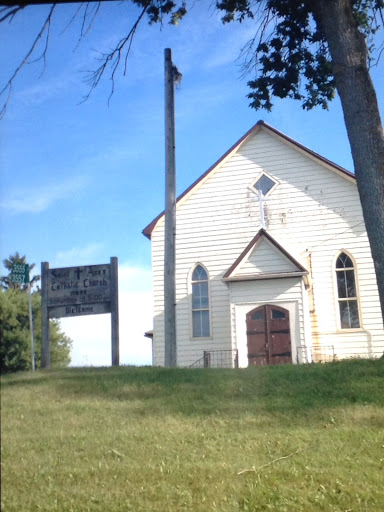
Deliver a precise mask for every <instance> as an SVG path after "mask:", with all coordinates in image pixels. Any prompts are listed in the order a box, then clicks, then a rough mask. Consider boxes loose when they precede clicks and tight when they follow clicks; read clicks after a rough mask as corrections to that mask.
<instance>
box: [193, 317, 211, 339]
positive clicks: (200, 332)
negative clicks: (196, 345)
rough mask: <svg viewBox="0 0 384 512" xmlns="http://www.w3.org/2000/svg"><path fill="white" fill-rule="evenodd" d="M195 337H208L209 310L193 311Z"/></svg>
mask: <svg viewBox="0 0 384 512" xmlns="http://www.w3.org/2000/svg"><path fill="white" fill-rule="evenodd" d="M192 320H193V337H194V338H208V337H209V335H210V332H209V313H208V311H193V312H192Z"/></svg>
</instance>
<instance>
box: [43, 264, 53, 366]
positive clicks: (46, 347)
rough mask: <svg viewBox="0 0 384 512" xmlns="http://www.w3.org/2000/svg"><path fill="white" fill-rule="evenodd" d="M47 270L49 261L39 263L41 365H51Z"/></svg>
mask: <svg viewBox="0 0 384 512" xmlns="http://www.w3.org/2000/svg"><path fill="white" fill-rule="evenodd" d="M48 272H49V263H48V262H47V261H45V262H43V263H42V264H41V331H42V343H41V367H42V368H50V367H51V348H50V343H49V319H48Z"/></svg>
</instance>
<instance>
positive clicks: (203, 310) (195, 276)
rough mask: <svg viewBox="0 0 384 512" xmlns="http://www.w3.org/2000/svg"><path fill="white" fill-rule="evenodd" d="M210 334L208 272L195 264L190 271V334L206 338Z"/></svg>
mask: <svg viewBox="0 0 384 512" xmlns="http://www.w3.org/2000/svg"><path fill="white" fill-rule="evenodd" d="M210 334H211V330H210V325H209V295H208V274H207V271H206V270H205V268H204V267H202V266H201V265H197V267H196V268H195V270H194V271H193V273H192V336H193V337H194V338H208V337H209V336H210Z"/></svg>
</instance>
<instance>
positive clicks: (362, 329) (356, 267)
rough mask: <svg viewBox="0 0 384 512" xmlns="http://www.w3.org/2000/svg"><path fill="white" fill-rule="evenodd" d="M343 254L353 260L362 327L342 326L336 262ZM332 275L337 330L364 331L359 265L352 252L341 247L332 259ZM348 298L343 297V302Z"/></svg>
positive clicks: (358, 310) (344, 331) (345, 331)
mask: <svg viewBox="0 0 384 512" xmlns="http://www.w3.org/2000/svg"><path fill="white" fill-rule="evenodd" d="M341 254H346V255H347V256H348V257H349V258H350V259H351V260H352V263H353V271H354V277H355V287H356V294H357V296H356V301H357V313H358V316H359V324H360V327H347V328H345V327H341V318H340V306H339V302H340V298H339V290H338V287H337V279H336V274H337V271H336V262H337V260H338V258H339V256H340V255H341ZM332 277H333V289H334V296H335V301H334V302H335V311H336V330H337V332H340V333H348V332H350V333H352V332H360V331H364V326H363V319H362V316H361V300H360V287H359V277H358V265H357V262H356V259H355V258H354V257H353V256H352V254H351V253H350V252H349V251H348V250H347V249H340V250H339V251H338V252H337V253H336V255H335V256H334V258H333V261H332ZM347 300H348V299H345V300H343V299H341V301H342V302H346V301H347ZM351 300H355V299H351Z"/></svg>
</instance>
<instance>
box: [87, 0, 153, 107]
mask: <svg viewBox="0 0 384 512" xmlns="http://www.w3.org/2000/svg"><path fill="white" fill-rule="evenodd" d="M147 8H148V7H147V6H146V7H144V8H143V10H142V11H141V13H140V15H139V16H138V18H137V20H136V21H135V23H134V24H133V26H132V27H131V30H130V31H129V32H128V34H127V35H126V36H125V37H123V38H122V39H120V41H119V42H118V44H117V45H116V47H115V48H114V49H113V50H112V51H111V52H110V53H101V57H100V59H99V60H101V64H100V66H99V67H98V68H97V69H96V70H95V71H91V72H89V76H88V79H87V82H88V83H89V84H90V90H89V92H88V93H87V94H86V95H85V96H84V98H83V99H82V101H81V103H84V102H85V101H87V99H88V98H89V97H90V95H91V94H92V91H93V90H94V89H95V88H96V87H97V86H98V84H99V82H100V80H101V78H102V76H103V75H104V73H105V71H106V69H107V68H108V67H109V66H110V67H111V76H110V80H111V83H112V85H111V93H110V95H109V97H108V104H109V102H110V99H111V97H112V96H113V93H114V91H115V76H116V72H117V69H118V67H119V64H120V62H121V59H122V55H123V52H124V48H125V47H126V45H127V44H128V47H127V48H126V53H125V57H124V61H125V67H124V75H125V74H126V70H127V59H128V56H129V53H130V50H131V47H132V42H133V39H134V37H135V34H136V30H137V28H138V26H139V24H140V22H141V20H142V18H143V16H144V15H145V13H146V12H147Z"/></svg>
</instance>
